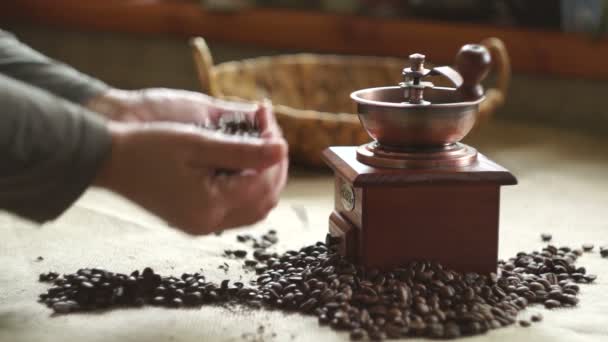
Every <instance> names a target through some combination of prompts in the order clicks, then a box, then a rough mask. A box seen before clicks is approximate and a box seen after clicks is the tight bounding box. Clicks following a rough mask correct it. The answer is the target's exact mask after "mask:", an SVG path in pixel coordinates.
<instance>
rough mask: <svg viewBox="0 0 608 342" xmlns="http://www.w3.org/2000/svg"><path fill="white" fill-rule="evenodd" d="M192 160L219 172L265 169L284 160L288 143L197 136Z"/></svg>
mask: <svg viewBox="0 0 608 342" xmlns="http://www.w3.org/2000/svg"><path fill="white" fill-rule="evenodd" d="M194 138H195V139H196V148H195V150H194V153H195V154H196V156H195V160H197V161H198V162H199V163H201V164H203V165H206V166H209V167H213V168H218V169H219V168H222V169H231V170H244V169H264V168H267V167H270V166H272V165H274V164H277V163H279V162H280V161H282V160H284V159H285V158H286V156H287V143H286V142H285V140H284V139H283V138H280V137H277V138H271V139H259V138H250V137H233V136H226V135H222V134H205V133H199V134H198V136H197V137H194Z"/></svg>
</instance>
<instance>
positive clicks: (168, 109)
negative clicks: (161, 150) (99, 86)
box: [86, 88, 258, 126]
mask: <svg viewBox="0 0 608 342" xmlns="http://www.w3.org/2000/svg"><path fill="white" fill-rule="evenodd" d="M86 106H87V107H88V108H89V109H91V110H93V111H96V112H99V113H101V114H103V115H104V116H106V117H107V118H109V119H111V120H114V121H122V122H180V123H186V124H194V125H198V126H209V125H210V124H214V123H216V122H217V120H218V118H219V117H220V116H222V115H224V114H226V113H235V112H238V113H243V114H245V115H246V116H247V117H248V118H249V119H251V118H252V116H253V115H254V113H255V112H256V111H257V110H258V106H257V105H256V104H253V103H245V102H236V101H225V100H221V99H217V98H214V97H210V96H208V95H205V94H202V93H197V92H193V91H186V90H179V89H167V88H149V89H141V90H133V91H127V90H120V89H110V90H108V91H106V92H105V93H103V94H101V95H99V96H97V97H95V98H93V99H92V100H90V101H89V102H88V103H87V104H86Z"/></svg>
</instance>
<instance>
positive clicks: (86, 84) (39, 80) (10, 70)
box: [0, 30, 108, 104]
mask: <svg viewBox="0 0 608 342" xmlns="http://www.w3.org/2000/svg"><path fill="white" fill-rule="evenodd" d="M0 74H4V75H6V76H9V77H12V78H14V79H17V80H20V81H22V82H24V83H28V84H31V85H33V86H36V87H39V88H42V89H45V90H47V91H49V92H51V93H53V94H55V95H57V96H59V97H62V98H64V99H66V100H68V101H71V102H74V103H79V104H83V103H85V102H86V101H87V100H88V99H90V98H92V97H94V96H95V95H97V94H100V93H101V92H103V91H104V90H106V89H108V86H107V85H106V84H105V83H103V82H101V81H99V80H96V79H94V78H91V77H89V76H86V75H84V74H82V73H80V72H78V71H76V70H74V69H73V68H71V67H69V66H67V65H65V64H63V63H59V62H57V61H55V60H52V59H50V58H48V57H46V56H44V55H42V54H40V53H38V52H36V51H34V50H32V49H31V48H29V47H28V46H26V45H24V44H22V43H21V42H19V41H18V40H17V39H16V38H15V37H14V36H13V35H12V34H10V33H8V32H6V31H2V30H0Z"/></svg>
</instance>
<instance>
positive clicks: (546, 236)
mask: <svg viewBox="0 0 608 342" xmlns="http://www.w3.org/2000/svg"><path fill="white" fill-rule="evenodd" d="M540 238H541V239H542V240H543V242H549V241H551V238H553V236H552V235H551V234H549V233H542V234H541V235H540Z"/></svg>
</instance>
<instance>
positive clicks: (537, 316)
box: [530, 313, 543, 322]
mask: <svg viewBox="0 0 608 342" xmlns="http://www.w3.org/2000/svg"><path fill="white" fill-rule="evenodd" d="M530 320H531V321H532V322H540V321H542V320H543V315H542V314H541V313H536V314H533V315H532V316H530Z"/></svg>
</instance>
